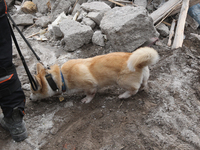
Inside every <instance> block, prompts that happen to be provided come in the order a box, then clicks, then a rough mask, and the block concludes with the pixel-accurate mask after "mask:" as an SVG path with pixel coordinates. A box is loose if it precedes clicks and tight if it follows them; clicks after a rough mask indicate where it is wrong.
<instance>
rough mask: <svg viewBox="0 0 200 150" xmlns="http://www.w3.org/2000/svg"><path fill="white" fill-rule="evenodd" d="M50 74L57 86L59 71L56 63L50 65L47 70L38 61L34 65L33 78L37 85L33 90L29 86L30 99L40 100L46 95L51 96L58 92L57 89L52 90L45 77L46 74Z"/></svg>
mask: <svg viewBox="0 0 200 150" xmlns="http://www.w3.org/2000/svg"><path fill="white" fill-rule="evenodd" d="M47 74H51V75H52V78H53V80H54V81H55V83H56V84H58V87H59V86H60V83H59V81H60V76H59V75H60V71H59V67H58V65H54V66H52V67H51V68H50V69H49V70H47V69H45V68H44V67H43V66H42V65H41V64H40V63H38V64H37V66H36V75H35V80H36V83H37V86H38V90H37V91H34V90H33V89H32V87H31V95H30V99H31V100H40V99H44V98H47V97H51V96H53V95H55V94H58V92H57V91H53V90H52V89H51V87H50V85H49V83H48V81H47V79H46V77H45V76H46V75H47Z"/></svg>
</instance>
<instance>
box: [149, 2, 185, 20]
mask: <svg viewBox="0 0 200 150" xmlns="http://www.w3.org/2000/svg"><path fill="white" fill-rule="evenodd" d="M181 2H182V0H169V1H167V2H166V3H164V4H163V5H162V6H161V7H159V8H158V9H157V10H156V11H154V12H153V13H151V14H150V16H151V17H152V19H153V22H154V24H155V23H156V22H158V21H159V20H161V19H162V18H163V17H165V16H166V15H167V14H168V13H169V12H170V11H171V10H173V9H174V8H175V7H177V5H179V4H180V3H181Z"/></svg>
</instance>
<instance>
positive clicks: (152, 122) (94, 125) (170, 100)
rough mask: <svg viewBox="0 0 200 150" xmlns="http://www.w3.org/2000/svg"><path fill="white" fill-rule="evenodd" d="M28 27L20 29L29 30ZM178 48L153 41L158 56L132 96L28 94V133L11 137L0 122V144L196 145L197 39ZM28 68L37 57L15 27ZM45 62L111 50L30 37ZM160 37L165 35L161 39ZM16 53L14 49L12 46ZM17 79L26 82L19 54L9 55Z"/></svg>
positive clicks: (64, 149) (18, 149)
mask: <svg viewBox="0 0 200 150" xmlns="http://www.w3.org/2000/svg"><path fill="white" fill-rule="evenodd" d="M36 30H37V29H36V28H35V29H29V30H27V31H26V32H25V33H24V34H25V35H30V34H31V32H32V31H36ZM190 32H196V33H198V34H199V31H192V30H191V29H190V28H189V27H188V29H187V30H186V39H185V41H184V46H183V48H180V49H177V50H170V49H169V48H167V47H166V46H153V47H154V48H155V49H156V50H157V51H158V52H159V54H160V56H161V59H160V61H159V62H158V63H157V64H156V65H154V66H151V68H150V69H151V71H150V73H151V76H150V79H149V83H148V87H146V88H145V89H144V90H143V91H140V92H139V93H137V94H136V95H135V96H132V97H131V98H128V99H126V100H119V99H118V95H119V94H120V93H122V92H123V89H119V88H117V87H110V88H106V89H102V90H100V91H99V92H98V93H97V95H96V96H95V98H94V100H93V101H92V102H91V103H89V104H82V103H81V102H80V100H81V99H82V98H83V97H84V95H83V93H77V94H65V95H64V98H65V99H64V101H62V102H60V101H59V99H58V97H51V98H48V99H45V100H41V101H36V102H32V101H30V100H29V95H30V91H29V90H24V91H25V94H26V97H27V104H26V115H25V117H24V120H25V122H26V127H27V129H28V132H29V137H28V138H27V139H26V140H25V141H23V142H20V143H16V142H14V141H13V140H12V139H11V137H10V135H9V134H8V132H6V131H4V130H3V129H2V128H1V127H0V149H1V150H74V149H76V150H161V149H165V150H172V149H173V150H197V149H200V127H199V123H200V101H199V100H200V82H199V80H200V76H199V75H200V73H199V72H200V67H199V66H200V61H199V60H200V45H199V41H198V40H195V39H189V33H190ZM16 35H17V38H18V39H19V43H20V46H21V48H22V50H23V54H24V56H25V58H26V60H27V64H28V66H29V68H30V71H31V72H32V73H33V74H34V72H35V65H36V63H37V61H36V60H35V59H34V56H33V55H32V54H31V52H30V51H29V49H28V48H27V46H26V45H25V44H24V43H23V40H22V39H21V38H20V37H19V35H18V34H17V33H16ZM29 41H30V43H31V44H32V46H33V48H34V49H35V50H36V52H37V53H38V55H39V56H40V57H41V59H42V60H44V63H45V64H49V65H51V64H54V63H58V64H60V65H61V64H62V63H64V62H65V61H67V60H68V59H72V58H78V57H79V58H85V57H91V56H94V55H99V54H104V53H108V52H112V51H113V50H112V49H110V48H109V44H108V45H107V46H106V47H105V48H101V47H98V46H94V45H86V46H84V47H83V48H81V49H79V50H77V51H75V52H73V53H67V52H64V51H62V49H61V48H60V47H58V46H55V45H54V44H53V43H52V42H50V43H49V42H39V41H36V40H29ZM163 41H164V40H163ZM14 53H16V51H14ZM14 63H15V64H16V66H18V67H17V70H18V74H19V77H20V80H21V82H22V84H23V86H24V87H26V86H28V83H29V82H28V78H27V76H26V74H25V71H24V69H23V66H22V64H21V61H20V58H19V57H16V58H14Z"/></svg>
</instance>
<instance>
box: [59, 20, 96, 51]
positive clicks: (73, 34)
mask: <svg viewBox="0 0 200 150" xmlns="http://www.w3.org/2000/svg"><path fill="white" fill-rule="evenodd" d="M59 26H60V30H61V32H62V33H63V35H64V38H63V39H62V44H63V45H64V50H66V51H74V50H76V49H78V48H80V47H81V46H83V45H84V44H88V43H89V42H90V41H91V39H92V35H93V30H92V28H91V27H89V26H86V25H82V24H80V23H79V22H77V21H74V20H70V19H65V20H63V21H62V22H61V23H60V24H59Z"/></svg>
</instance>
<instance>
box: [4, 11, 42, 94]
mask: <svg viewBox="0 0 200 150" xmlns="http://www.w3.org/2000/svg"><path fill="white" fill-rule="evenodd" d="M7 15H8V17H9V18H10V20H11V21H12V23H13V24H14V26H15V27H16V28H17V30H18V32H19V31H20V30H19V28H18V27H17V25H16V24H15V22H14V21H13V20H12V18H11V17H10V15H9V14H7ZM8 24H9V26H10V32H11V36H12V39H13V41H14V43H15V46H16V48H17V51H18V53H19V56H20V58H21V60H22V63H23V66H24V69H25V71H26V73H27V75H28V79H29V81H30V83H31V86H32V88H33V90H34V91H37V90H38V86H37V83H36V81H35V80H34V78H33V76H32V75H31V73H30V71H29V69H28V66H27V64H26V62H25V59H24V56H23V55H22V53H21V50H20V48H19V45H18V43H17V39H16V37H15V34H14V32H13V30H12V28H11V25H10V22H9V20H8ZM19 33H20V35H21V36H22V38H23V39H24V40H25V41H26V43H28V41H27V40H26V39H25V37H24V36H23V34H22V33H21V32H19ZM27 45H29V46H30V44H29V43H28V44H27ZM30 47H31V46H30ZM30 47H29V48H30ZM31 49H32V48H31ZM32 52H33V53H34V54H35V52H34V51H32ZM35 56H36V58H37V59H39V60H40V58H39V57H38V56H37V55H35Z"/></svg>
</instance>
